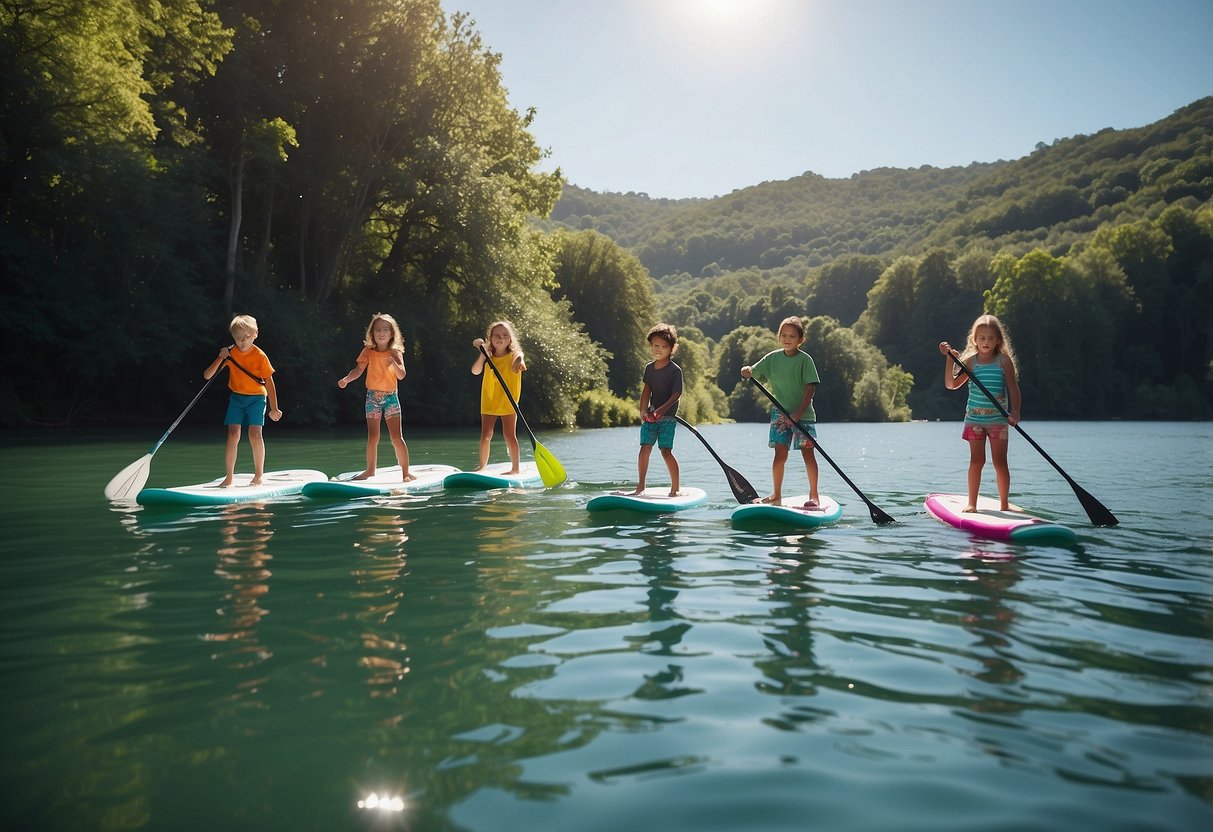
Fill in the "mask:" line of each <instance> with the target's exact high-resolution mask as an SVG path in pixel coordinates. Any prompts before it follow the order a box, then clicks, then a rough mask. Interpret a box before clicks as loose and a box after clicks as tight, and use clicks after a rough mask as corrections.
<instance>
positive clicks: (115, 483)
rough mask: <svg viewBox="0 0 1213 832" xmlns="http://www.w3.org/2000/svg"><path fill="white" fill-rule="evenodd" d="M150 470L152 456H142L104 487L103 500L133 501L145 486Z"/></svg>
mask: <svg viewBox="0 0 1213 832" xmlns="http://www.w3.org/2000/svg"><path fill="white" fill-rule="evenodd" d="M151 470H152V455H151V454H144V455H143V456H142V457H141V458H140V459H136V460H135V461H134V462H132V463H131V464H130V465H128V466H126V467H125V468H123V469H122V470H121V471H119V472H118V473H117V474H115V475H114V478H113V479H112V480H110V481H109V483H108V484H107V485H106V486H105V498H106V499H107V500H114V501H117V502H121V501H123V500H133V499H135V495H136V494H138V493H139V492H140V491H142V490H143V486H145V485H147V477H148V474H150V473H151Z"/></svg>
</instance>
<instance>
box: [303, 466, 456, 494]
mask: <svg viewBox="0 0 1213 832" xmlns="http://www.w3.org/2000/svg"><path fill="white" fill-rule="evenodd" d="M458 472H459V469H458V468H455V467H454V466H451V465H410V466H409V473H410V474H412V475H413V476H414V477H416V479H412V480H409V481H408V482H405V481H404V479H403V477H402V476H401V471H400V466H399V465H393V466H391V467H390V468H380V469H379V470H377V471H376V472H375V476H373V477H368V478H367V479H365V480H356V479H354V477H356V476H358V475H359V474H361V473H362V472H361V471H347V472H345V473H344V474H338V475H337V476H336V477H334V478H333V479H331V480H328V481H326V482H310V483H308V484H307V485H305V486H304V487H303V496H305V497H317V498H329V499H334V500H356V499H358V498H359V497H377V496H383V495H387V494H408V493H411V492H414V491H436V490H438V489H440V488H442V482H443V480H445V479H446V478H447V477H449V476H450V475H451V474H455V473H458Z"/></svg>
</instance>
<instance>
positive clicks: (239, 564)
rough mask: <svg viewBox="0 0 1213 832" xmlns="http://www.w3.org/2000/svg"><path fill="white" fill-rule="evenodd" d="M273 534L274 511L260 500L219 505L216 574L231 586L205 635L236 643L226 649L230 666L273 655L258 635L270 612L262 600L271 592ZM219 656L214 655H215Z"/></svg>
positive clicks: (243, 664) (247, 663)
mask: <svg viewBox="0 0 1213 832" xmlns="http://www.w3.org/2000/svg"><path fill="white" fill-rule="evenodd" d="M273 536H274V529H273V515H272V514H271V513H270V512H269V511H268V510H266V508H265V507H264V506H263V505H261V504H256V503H249V504H243V505H241V504H237V505H230V506H224V507H223V509H222V512H221V515H220V518H219V538H220V545H219V547H218V548H217V549H216V551H215V554H216V556H217V562H216V564H215V575H216V577H218V578H219V579H220V580H221V581H223V582H224V583H225V584H226V585H227V586H228V587H229V588H228V590H227V591H226V592H225V593H224V595H223V598H222V602H221V603H220V606H219V607H218V609H216V611H215V612H216V615H217V616H218V618H219V621H218V622H216V624H217V626H216V629H215V630H214V631H213V632H209V633H206V634H204V635H203V639H205V640H207V641H217V642H224V641H237V642H240V644H239V645H237V646H236V647H235V648H234V649H233V650H232V651H231V652H230V653H229V654H227V658H229V659H230V666H232V667H237V668H247V667H249V666H251V665H253V664H256V663H259V662H263V661H265V660H267V659H269V658H270V657H272V656H273V653H271V652H270V651H269V650H268V649H266V648H265V647H263V646H262V645H261V644H260V641H259V639H258V637H257V625H258V624H259V623H260V622H261V619H262V617H263V616H265V615H268V614H269V612H268V610H266V609H265V608H264V607H262V605H261V604H262V599H263V598H264V596H265V595H266V594H267V593H268V592H269V591H270V586H269V580H270V577H271V575H272V574H273V573H272V572H271V571H270V569H269V564H270V561H271V560H273V555H271V554H270V551H269V542H270V539H271V538H273ZM220 655H221V654H216V658H217V659H218V658H220Z"/></svg>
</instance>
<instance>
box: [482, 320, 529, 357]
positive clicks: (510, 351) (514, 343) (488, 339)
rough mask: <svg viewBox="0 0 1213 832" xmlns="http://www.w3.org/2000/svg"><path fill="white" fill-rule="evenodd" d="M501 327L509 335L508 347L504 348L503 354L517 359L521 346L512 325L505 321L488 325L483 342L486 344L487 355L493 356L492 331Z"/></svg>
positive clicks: (520, 353)
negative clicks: (487, 348)
mask: <svg viewBox="0 0 1213 832" xmlns="http://www.w3.org/2000/svg"><path fill="white" fill-rule="evenodd" d="M497 327H501V328H502V329H504V330H505V331H506V332H508V333H509V335H510V345H509V346H508V347H506V350H505V354H506V355H513V356H514V357H518V356H520V355H522V345H521V344H519V343H518V333H517V332H515V331H514V325H513V324H512V323H510V322H509V321H507V320H504V319H502V320H500V321H493V322H492V323H491V324H489V328H488V329H486V330H485V331H484V341H485V343H486V344H488V347H489V355H492V354H493V330H494V329H496V328H497Z"/></svg>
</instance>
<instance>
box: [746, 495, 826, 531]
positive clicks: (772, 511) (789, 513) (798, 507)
mask: <svg viewBox="0 0 1213 832" xmlns="http://www.w3.org/2000/svg"><path fill="white" fill-rule="evenodd" d="M808 501H809V495H808V494H797V495H796V496H794V497H784V498H783V499H782V500H780V501H779V502H778V503H746V504H745V505H743V506H738V507H737V508H735V509H733V515H732V521H733V523H734V525H779V526H792V527H794V528H797V529H813V528H817V527H818V526H824V525H827V524H829V523H834V522H837V521H838V519H839V518H840V517H842V506H840V505H839V504H838V501H837V500H835V499H834V498H833V497H827V496H825V495H824V494H822V495H821V497H820V498H818V500H817V507H816V508H805V503H807V502H808Z"/></svg>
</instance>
